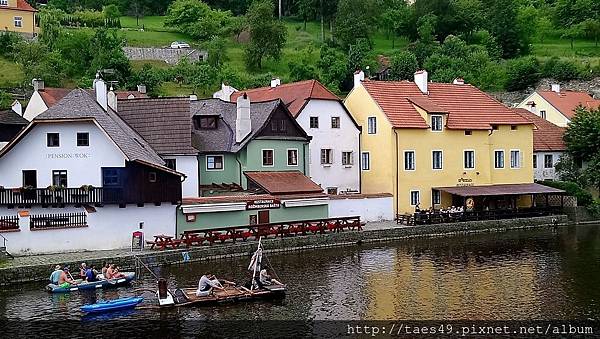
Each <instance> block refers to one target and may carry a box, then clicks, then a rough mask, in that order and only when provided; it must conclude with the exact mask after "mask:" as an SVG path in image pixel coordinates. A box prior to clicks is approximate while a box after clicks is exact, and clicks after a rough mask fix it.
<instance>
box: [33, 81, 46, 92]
mask: <svg viewBox="0 0 600 339" xmlns="http://www.w3.org/2000/svg"><path fill="white" fill-rule="evenodd" d="M31 84H32V85H33V90H34V91H35V92H39V91H43V90H44V80H42V79H33V80H31Z"/></svg>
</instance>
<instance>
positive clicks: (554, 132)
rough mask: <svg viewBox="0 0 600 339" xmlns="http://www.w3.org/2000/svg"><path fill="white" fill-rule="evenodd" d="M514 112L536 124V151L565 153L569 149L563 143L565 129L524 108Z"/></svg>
mask: <svg viewBox="0 0 600 339" xmlns="http://www.w3.org/2000/svg"><path fill="white" fill-rule="evenodd" d="M513 111H515V112H516V113H517V114H519V115H521V116H522V117H524V118H525V119H527V120H529V121H531V122H533V123H534V124H535V127H536V128H535V129H534V130H533V150H534V151H564V150H566V149H567V146H566V145H565V142H564V141H563V135H564V133H565V128H563V127H559V126H556V125H555V124H553V123H551V122H550V121H548V120H546V119H543V118H541V117H539V116H538V115H536V114H534V113H531V112H529V111H528V110H526V109H524V108H514V109H513Z"/></svg>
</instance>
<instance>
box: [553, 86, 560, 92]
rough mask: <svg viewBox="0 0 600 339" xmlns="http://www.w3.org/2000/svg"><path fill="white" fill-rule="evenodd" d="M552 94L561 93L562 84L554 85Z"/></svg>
mask: <svg viewBox="0 0 600 339" xmlns="http://www.w3.org/2000/svg"><path fill="white" fill-rule="evenodd" d="M551 88H552V92H556V93H560V84H552V86H551Z"/></svg>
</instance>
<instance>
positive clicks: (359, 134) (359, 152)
mask: <svg viewBox="0 0 600 339" xmlns="http://www.w3.org/2000/svg"><path fill="white" fill-rule="evenodd" d="M361 141H362V128H361V129H359V130H358V194H362V192H363V187H362V143H361Z"/></svg>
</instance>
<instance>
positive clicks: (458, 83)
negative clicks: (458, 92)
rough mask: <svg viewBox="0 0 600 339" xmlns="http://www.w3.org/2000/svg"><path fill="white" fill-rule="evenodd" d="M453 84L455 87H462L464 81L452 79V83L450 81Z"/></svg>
mask: <svg viewBox="0 0 600 339" xmlns="http://www.w3.org/2000/svg"><path fill="white" fill-rule="evenodd" d="M452 83H453V84H455V85H464V84H465V79H463V78H456V79H454V81H452Z"/></svg>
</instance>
